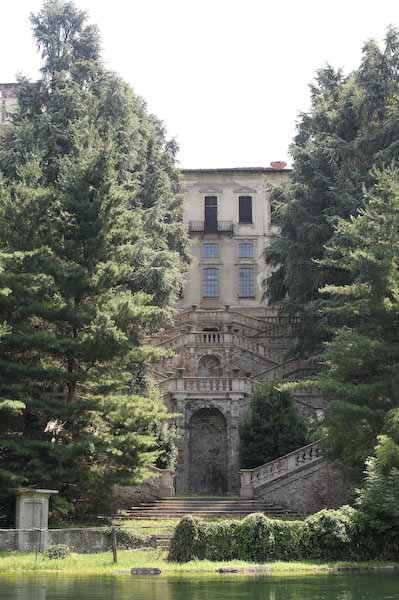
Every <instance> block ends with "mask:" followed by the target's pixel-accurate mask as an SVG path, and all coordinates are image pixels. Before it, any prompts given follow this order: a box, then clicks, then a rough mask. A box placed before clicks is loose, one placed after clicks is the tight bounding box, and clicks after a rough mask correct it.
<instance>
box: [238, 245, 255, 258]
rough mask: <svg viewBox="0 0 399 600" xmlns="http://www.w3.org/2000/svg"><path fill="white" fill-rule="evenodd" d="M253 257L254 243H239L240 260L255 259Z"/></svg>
mask: <svg viewBox="0 0 399 600" xmlns="http://www.w3.org/2000/svg"><path fill="white" fill-rule="evenodd" d="M253 257H254V243H253V242H239V244H238V258H253Z"/></svg>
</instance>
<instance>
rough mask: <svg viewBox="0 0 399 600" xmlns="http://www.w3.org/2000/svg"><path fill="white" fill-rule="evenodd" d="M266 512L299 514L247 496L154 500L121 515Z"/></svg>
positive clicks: (219, 515)
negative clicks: (246, 497)
mask: <svg viewBox="0 0 399 600" xmlns="http://www.w3.org/2000/svg"><path fill="white" fill-rule="evenodd" d="M255 512H262V513H264V514H266V515H267V516H269V517H273V518H276V519H277V518H280V519H293V518H296V517H298V514H297V513H295V512H294V511H291V510H288V509H285V508H283V507H281V506H277V505H275V504H273V503H270V502H265V501H263V500H252V499H251V500H249V499H245V498H230V497H223V498H205V497H198V498H184V497H182V498H179V497H174V498H163V499H160V500H155V501H153V502H142V503H140V504H138V505H137V506H132V507H131V508H130V509H129V510H127V511H124V513H123V514H120V515H118V518H123V519H156V520H161V519H180V518H182V517H184V516H187V515H193V516H197V517H202V518H208V519H216V518H239V517H245V516H246V515H249V514H252V513H255Z"/></svg>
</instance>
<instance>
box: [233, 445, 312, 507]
mask: <svg viewBox="0 0 399 600" xmlns="http://www.w3.org/2000/svg"><path fill="white" fill-rule="evenodd" d="M320 458H322V448H321V441H320V440H319V441H317V442H313V443H312V444H308V445H307V446H304V447H303V448H299V449H298V450H294V452H290V453H289V454H286V455H285V456H281V457H280V458H277V459H276V460H272V461H270V462H268V463H265V464H264V465H261V466H260V467H256V468H255V469H241V471H240V475H241V496H242V497H245V498H253V497H254V495H255V490H256V488H259V487H261V486H263V485H265V484H266V483H268V482H271V481H274V480H276V479H278V478H279V477H282V476H283V475H287V474H289V473H293V472H294V471H297V470H298V469H301V468H302V467H303V466H304V465H308V464H310V463H313V462H315V461H316V460H318V459H320Z"/></svg>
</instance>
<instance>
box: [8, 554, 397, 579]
mask: <svg viewBox="0 0 399 600" xmlns="http://www.w3.org/2000/svg"><path fill="white" fill-rule="evenodd" d="M386 565H387V563H378V562H374V563H355V564H354V565H350V564H349V563H320V564H317V563H311V562H295V563H294V562H293V563H287V562H286V563H284V562H275V563H267V565H262V567H263V569H265V567H269V568H270V572H269V571H267V574H268V575H269V574H270V575H273V576H279V577H281V576H294V575H316V574H321V573H331V571H332V570H335V569H337V570H339V569H344V568H346V567H348V568H349V567H352V566H353V567H354V568H359V569H360V568H364V569H367V568H369V569H371V568H379V567H386ZM391 566H394V565H393V564H392V563H391ZM133 567H159V568H160V569H161V571H162V574H163V575H179V574H181V575H185V574H187V575H189V574H196V575H201V574H203V575H205V574H211V573H215V572H216V571H217V570H218V569H219V568H221V567H236V568H239V569H242V570H244V573H245V571H246V570H247V571H248V572H251V569H252V570H254V569H255V568H256V567H257V568H258V570H259V571H261V568H260V565H257V564H255V563H248V562H244V561H231V562H212V561H191V562H188V563H184V564H177V563H168V562H167V561H166V552H165V551H161V550H130V551H129V550H124V551H119V552H118V564H114V563H113V562H112V555H111V553H110V552H107V553H102V554H72V555H71V556H70V557H69V558H66V559H63V560H49V559H47V558H45V557H44V556H43V555H41V554H39V555H38V557H37V559H36V556H35V554H34V553H21V552H0V576H1V575H12V574H16V573H29V572H30V573H32V572H36V573H37V572H41V573H58V574H65V575H74V576H82V575H85V576H88V575H119V574H121V573H123V572H127V571H129V570H130V569H131V568H133Z"/></svg>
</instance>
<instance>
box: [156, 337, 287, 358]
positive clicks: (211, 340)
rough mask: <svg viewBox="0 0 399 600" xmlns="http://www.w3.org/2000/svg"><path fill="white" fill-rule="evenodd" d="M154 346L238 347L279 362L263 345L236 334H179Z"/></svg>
mask: <svg viewBox="0 0 399 600" xmlns="http://www.w3.org/2000/svg"><path fill="white" fill-rule="evenodd" d="M154 346H162V347H163V348H169V349H176V348H181V347H183V346H184V347H193V346H238V347H239V348H242V349H244V350H248V351H249V352H253V353H254V354H257V355H258V356H261V357H264V358H268V359H269V360H271V361H272V362H278V361H279V358H280V356H279V354H278V353H275V352H273V351H272V350H271V349H269V348H268V347H267V346H266V345H265V344H263V343H261V342H258V341H256V340H253V339H251V338H246V337H244V336H242V335H240V334H237V333H225V332H219V331H212V332H211V331H200V332H191V333H179V334H177V335H175V336H173V337H170V338H168V339H164V340H156V341H155V342H154Z"/></svg>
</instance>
